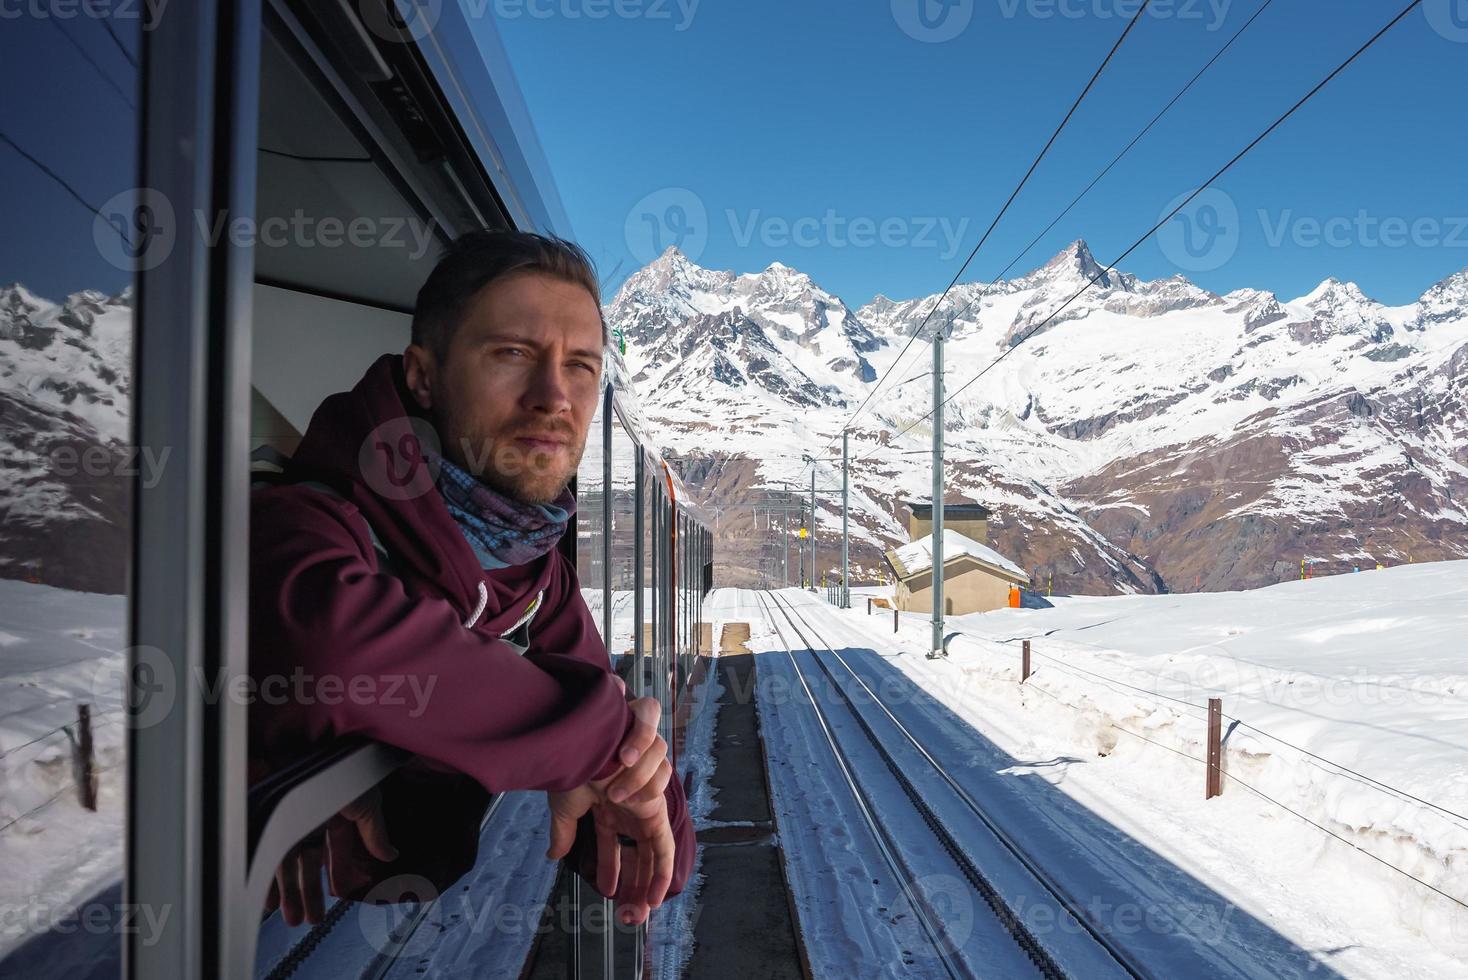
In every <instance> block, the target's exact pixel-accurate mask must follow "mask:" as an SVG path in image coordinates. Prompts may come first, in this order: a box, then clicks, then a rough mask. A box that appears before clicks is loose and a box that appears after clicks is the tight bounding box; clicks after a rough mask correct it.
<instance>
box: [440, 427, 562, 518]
mask: <svg viewBox="0 0 1468 980" xmlns="http://www.w3.org/2000/svg"><path fill="white" fill-rule="evenodd" d="M537 436H554V437H555V438H559V439H565V440H567V441H566V444H565V446H564V449H563V452H564V459H563V460H562V461H557V460H556V458H555V455H560V454H555V455H553V454H550V453H545V452H540V451H535V450H526V449H525V448H524V447H522V446H520V445H519V444H518V443H516V442H515V440H516V439H517V438H520V437H531V438H534V437H537ZM460 443H461V444H460V445H458V446H455V447H453V448H454V449H456V450H458V452H459V453H460V454H461V458H462V465H463V466H464V468H465V469H466V470H468V471H469V472H470V473H472V474H473V475H474V477H475V479H477V480H479V482H481V483H483V484H484V485H485V486H487V487H489V488H490V489H492V490H495V491H498V492H499V493H502V494H504V495H505V496H506V497H509V498H510V499H511V500H516V501H519V502H520V503H522V504H548V503H551V502H552V501H554V500H555V499H556V498H557V497H559V496H560V495H561V494H562V493H564V492H565V490H566V488H567V487H568V486H569V485H570V483H571V479H572V478H573V477H574V476H575V475H576V469H577V467H578V466H580V464H581V456H582V454H583V453H584V452H585V451H586V436H585V435H584V434H581V435H580V437H579V438H578V434H577V433H576V432H575V431H574V427H573V426H572V425H571V424H570V423H565V424H563V425H551V426H533V425H532V426H523V427H521V428H519V429H509V430H508V431H507V432H506V433H504V434H502V435H500V436H498V437H491V436H463V437H461V439H460ZM445 448H447V447H445Z"/></svg>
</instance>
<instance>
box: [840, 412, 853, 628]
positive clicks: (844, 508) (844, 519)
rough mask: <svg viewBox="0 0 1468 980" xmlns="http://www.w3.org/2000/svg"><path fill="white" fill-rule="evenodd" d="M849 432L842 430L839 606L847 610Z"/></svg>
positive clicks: (849, 578)
mask: <svg viewBox="0 0 1468 980" xmlns="http://www.w3.org/2000/svg"><path fill="white" fill-rule="evenodd" d="M849 436H850V433H849V432H847V430H845V429H842V430H841V601H840V602H839V603H837V605H838V606H839V607H840V608H841V609H847V608H849V607H850V606H851V603H850V602H849V601H848V599H847V587H848V585H849V584H850V582H851V541H850V538H849V534H848V531H849V528H848V512H849V511H850V509H851V456H850V454H849V453H848V452H847V446H848V441H847V440H848V437H849Z"/></svg>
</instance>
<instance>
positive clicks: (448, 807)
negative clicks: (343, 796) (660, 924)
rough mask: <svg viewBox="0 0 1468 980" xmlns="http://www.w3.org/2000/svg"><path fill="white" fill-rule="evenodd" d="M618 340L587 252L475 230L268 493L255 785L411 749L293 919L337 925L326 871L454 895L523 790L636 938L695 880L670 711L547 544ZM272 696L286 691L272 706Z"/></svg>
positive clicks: (258, 544) (304, 882) (310, 869)
mask: <svg viewBox="0 0 1468 980" xmlns="http://www.w3.org/2000/svg"><path fill="white" fill-rule="evenodd" d="M606 338H607V333H606V326H605V324H604V323H603V321H602V317H601V307H600V303H599V299H598V287H597V282H596V276H595V273H594V271H593V269H592V266H591V263H590V261H589V259H588V258H587V257H586V255H585V253H583V252H582V251H581V250H580V249H579V248H578V247H576V246H575V245H572V244H570V243H568V242H564V241H559V240H556V239H551V238H545V237H541V236H538V235H533V234H527V233H518V232H474V233H470V234H468V235H466V236H464V237H462V238H460V239H459V240H457V241H456V242H454V243H453V244H452V245H451V246H450V247H449V249H448V251H447V252H446V254H445V255H444V256H443V258H442V259H441V260H440V261H439V263H438V265H437V266H436V267H435V268H434V270H433V272H432V274H431V275H430V276H429V278H428V281H427V282H426V283H425V284H424V285H423V288H422V289H421V290H420V292H419V293H418V299H417V306H416V308H415V310H414V315H413V326H412V343H411V344H410V345H409V346H408V348H407V349H406V350H405V351H404V352H403V354H402V355H401V356H399V355H392V354H385V355H383V356H382V357H381V358H379V359H378V360H377V361H376V363H374V364H373V365H372V366H371V367H370V368H369V369H368V370H367V373H366V374H365V375H364V376H363V377H362V379H361V380H360V381H359V382H358V383H357V385H356V387H354V388H353V389H352V390H351V391H348V392H343V393H340V394H336V395H332V396H330V397H329V398H327V399H326V400H325V401H324V402H323V403H322V404H321V406H320V408H318V409H317V410H316V413H315V415H314V416H313V417H312V419H311V423H310V426H309V427H308V428H307V431H306V433H305V436H304V437H303V439H302V441H301V443H300V447H299V449H298V450H297V451H296V453H295V454H294V456H293V457H292V458H291V459H290V460H289V461H288V462H287V463H285V464H284V474H283V477H282V478H281V479H280V480H279V481H278V482H276V483H275V484H274V485H271V486H266V487H260V488H257V489H256V490H255V491H254V492H253V493H252V509H251V515H252V516H251V631H252V632H251V654H250V657H251V662H250V667H251V673H252V675H253V677H254V679H255V681H256V683H257V685H259V688H258V689H259V690H260V692H261V695H262V696H261V698H260V699H259V701H258V702H257V704H256V705H255V707H254V708H252V710H251V714H250V718H251V754H252V760H253V764H254V767H255V772H256V774H257V775H258V774H260V773H264V772H269V771H273V770H275V769H278V768H280V767H281V766H283V765H285V764H287V763H289V762H291V761H293V760H295V759H298V758H300V757H301V755H302V754H303V753H304V752H305V751H307V750H309V749H310V748H311V747H313V746H318V745H320V744H323V743H324V742H326V741H328V740H330V739H333V738H340V737H343V736H361V737H365V738H369V739H376V740H378V741H381V742H385V743H388V744H391V745H395V746H400V747H402V748H404V749H407V750H409V751H411V752H413V753H414V754H415V756H416V759H415V761H414V762H413V763H412V764H410V765H409V766H407V767H405V768H403V769H401V770H399V771H398V772H397V773H396V774H394V775H393V776H392V777H391V778H390V779H389V780H387V781H386V782H385V783H384V784H383V785H382V787H381V790H380V792H374V793H372V794H369V795H368V796H367V797H364V798H363V799H361V800H358V801H357V802H356V803H354V804H353V805H352V806H350V807H348V808H347V809H345V810H343V811H342V812H341V814H339V815H338V816H337V817H335V818H334V819H333V820H332V821H331V822H330V823H329V824H328V825H327V827H326V828H325V830H324V833H323V834H321V835H320V837H319V839H313V840H310V841H307V842H303V844H302V845H301V846H300V847H298V848H297V849H296V850H295V851H293V852H292V854H291V855H290V857H289V858H288V859H287V860H286V862H285V863H284V864H283V865H282V866H281V868H280V869H279V871H278V873H277V875H276V882H275V886H274V887H273V889H272V894H271V899H270V904H271V907H272V908H273V907H275V906H277V905H278V906H279V907H280V909H281V913H282V916H283V917H284V919H285V921H286V922H287V923H289V924H291V925H296V924H298V923H299V922H300V921H301V920H302V919H303V918H304V919H305V920H306V921H311V922H314V921H317V920H319V919H320V917H321V915H322V911H323V903H324V899H323V895H322V886H321V877H322V874H321V872H322V869H323V867H324V868H325V869H326V871H327V878H328V886H327V890H328V891H330V892H331V893H332V894H335V895H339V896H342V897H347V898H360V897H362V896H364V895H366V894H367V893H368V892H369V891H370V890H371V888H372V886H373V884H374V883H375V882H381V881H384V880H386V879H388V878H390V877H392V876H394V875H397V874H404V873H412V874H416V875H421V876H423V877H426V878H427V879H428V880H429V881H430V882H432V883H433V884H434V885H435V886H436V887H438V888H439V889H443V888H446V887H447V886H448V885H449V884H450V883H451V882H452V881H453V880H454V879H455V878H457V877H458V876H459V875H461V874H462V873H464V872H465V871H467V870H468V868H469V867H470V866H472V863H473V860H474V855H475V848H476V844H477V840H478V830H479V822H480V820H481V819H482V816H483V813H484V809H485V806H486V804H487V802H488V794H489V793H490V792H503V791H506V790H543V791H545V792H546V794H547V796H548V798H549V803H550V812H551V828H550V841H551V843H550V851H549V854H548V855H547V856H548V857H551V858H567V859H568V860H569V861H570V862H571V863H572V866H573V867H575V868H576V869H577V870H578V871H580V873H581V874H582V875H583V877H586V878H587V879H588V880H590V881H592V882H594V883H595V884H596V887H597V889H598V890H599V891H601V892H602V893H603V894H605V895H609V896H615V897H616V899H617V904H618V917H619V919H620V921H622V922H623V923H627V924H632V923H637V922H642V921H644V920H645V919H646V918H647V916H648V913H649V910H650V909H651V908H656V907H657V906H658V905H659V904H660V903H661V902H662V901H663V899H664V898H666V897H667V896H670V895H674V894H677V893H678V892H679V891H680V890H681V889H682V888H683V886H684V884H685V883H686V881H687V878H688V874H689V871H690V869H691V867H692V864H693V856H694V847H695V843H694V836H693V829H692V826H691V824H690V821H689V819H688V812H687V805H686V801H685V800H684V797H683V790H682V787H681V785H680V783H679V780H677V779H673V778H671V777H672V775H673V772H672V768H671V766H670V765H669V763H668V759H667V745H666V743H665V742H664V740H663V739H662V738H661V737H660V736H659V735H658V734H657V725H658V715H659V710H660V709H659V705H658V702H657V701H655V700H653V699H652V698H638V699H635V700H632V701H630V702H629V701H628V699H627V697H626V694H625V688H624V686H623V684H622V682H621V680H620V679H619V678H617V677H616V676H615V675H614V674H612V672H611V669H610V665H609V661H608V656H607V649H606V646H605V644H604V643H603V641H602V639H601V637H600V635H599V634H598V632H597V629H596V626H595V624H594V621H593V619H592V616H591V613H590V611H589V610H588V609H587V606H586V603H585V601H584V600H583V599H582V596H581V591H580V588H579V586H578V584H577V579H576V572H575V569H574V568H573V567H572V565H571V564H570V562H568V561H567V559H566V558H565V557H564V556H563V555H562V554H561V553H560V552H559V551H558V550H557V548H556V544H557V542H558V541H559V539H560V538H561V535H562V534H563V532H564V531H565V530H566V527H567V524H568V522H569V520H570V518H571V515H572V513H573V511H574V509H575V500H574V497H573V496H572V494H571V492H570V490H569V489H568V485H569V483H570V480H571V478H572V477H573V476H574V474H575V473H576V467H577V464H578V463H579V462H580V459H581V454H582V451H583V449H584V447H585V444H586V439H587V432H588V429H589V427H590V424H591V420H592V417H593V415H594V414H595V412H596V409H597V406H598V402H599V400H600V396H601V383H602V370H603V358H602V355H603V348H604V346H605V344H606ZM270 679H275V680H282V679H289V683H288V684H284V683H282V684H277V685H274V687H276V688H281V689H284V690H286V691H288V692H289V694H288V696H285V697H278V698H269V699H267V698H265V697H264V696H263V695H264V692H265V691H266V690H270V689H271V687H269V686H267V683H268V681H269V680H270ZM328 682H330V684H331V685H332V690H331V692H330V693H331V695H332V696H330V697H328V696H327V693H328V692H327V690H326V685H327V683H328Z"/></svg>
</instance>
